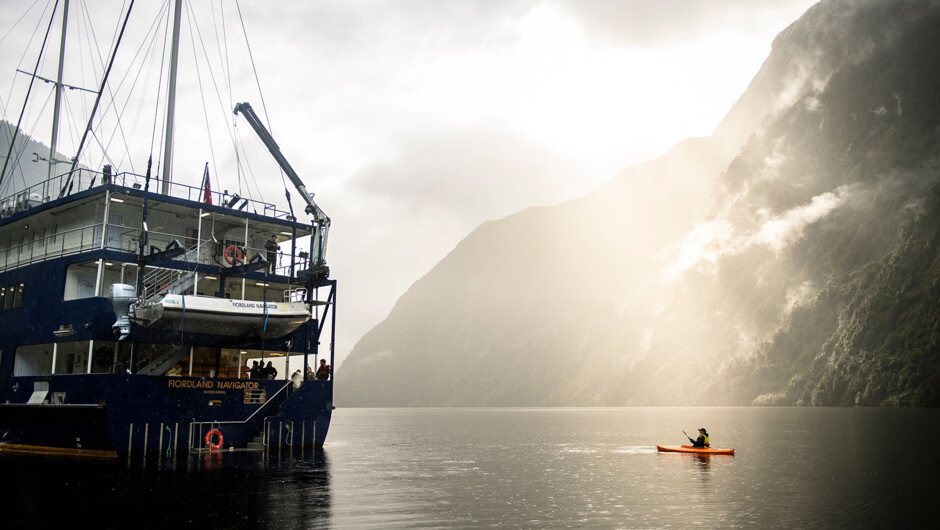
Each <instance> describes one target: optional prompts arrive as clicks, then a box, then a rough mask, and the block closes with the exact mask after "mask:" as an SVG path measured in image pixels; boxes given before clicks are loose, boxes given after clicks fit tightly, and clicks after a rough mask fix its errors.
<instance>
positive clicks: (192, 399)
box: [0, 374, 333, 458]
mask: <svg viewBox="0 0 940 530" xmlns="http://www.w3.org/2000/svg"><path fill="white" fill-rule="evenodd" d="M37 380H40V381H43V382H46V383H47V384H48V389H49V393H50V394H53V393H54V394H56V395H59V396H63V398H64V401H65V403H55V404H51V403H42V404H29V403H27V401H28V400H29V397H30V396H31V395H32V394H33V389H34V387H37V385H35V383H36V381H37ZM13 387H14V388H15V389H16V390H15V391H14V392H13V393H12V395H11V396H10V401H12V402H10V403H3V404H0V451H8V452H26V453H44V454H64V455H76V456H90V457H101V458H114V457H117V456H119V455H127V454H132V453H139V452H153V451H159V452H161V453H176V452H180V451H184V452H207V451H210V450H216V451H219V450H220V451H233V450H251V449H256V450H262V449H272V448H274V449H277V448H282V447H288V446H292V447H297V446H322V445H323V443H324V441H325V439H326V435H327V432H328V431H329V425H330V420H331V417H332V408H333V407H332V399H331V396H332V382H330V381H306V382H304V384H302V385H300V386H299V387H296V388H295V387H294V384H293V383H290V382H285V381H279V380H254V379H247V380H246V379H203V378H187V377H151V376H141V375H125V374H88V375H71V376H43V377H38V378H37V377H14V378H13ZM213 429H215V431H217V434H218V435H221V436H218V435H217V434H216V432H214V433H213V435H212V436H211V437H210V439H209V440H208V442H207V441H206V439H205V438H206V435H207V434H208V433H209V432H210V431H211V430H213ZM209 442H211V443H212V444H213V447H212V448H210V447H209ZM219 442H221V446H220V447H215V445H216V444H218V443H219Z"/></svg>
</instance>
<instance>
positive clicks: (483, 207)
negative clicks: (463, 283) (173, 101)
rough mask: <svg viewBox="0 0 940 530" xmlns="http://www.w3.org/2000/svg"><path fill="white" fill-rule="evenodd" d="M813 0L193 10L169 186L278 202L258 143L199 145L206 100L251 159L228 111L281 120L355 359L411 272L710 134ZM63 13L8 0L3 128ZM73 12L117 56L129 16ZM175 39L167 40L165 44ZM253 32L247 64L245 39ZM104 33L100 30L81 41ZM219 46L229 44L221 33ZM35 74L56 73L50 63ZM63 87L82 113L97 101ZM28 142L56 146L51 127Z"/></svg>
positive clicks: (142, 160)
mask: <svg viewBox="0 0 940 530" xmlns="http://www.w3.org/2000/svg"><path fill="white" fill-rule="evenodd" d="M813 3H815V2H814V1H813V0H663V1H658V2H648V1H643V0H592V1H562V0H499V1H497V0H480V1H465V0H452V1H444V2H442V1H438V0H400V1H380V0H369V1H366V0H350V1H344V2H336V1H316V0H314V1H299V0H298V1H289V0H281V1H278V2H268V1H260V0H259V1H254V2H251V1H245V0H242V1H241V2H239V3H238V4H235V3H233V2H224V3H219V2H200V3H199V5H196V6H189V5H187V6H186V7H185V10H184V16H183V19H184V24H183V30H182V33H183V39H184V44H183V52H182V54H181V56H182V58H183V60H182V62H181V72H180V88H179V90H180V93H181V98H187V99H186V101H188V103H182V104H183V105H184V111H183V112H182V115H181V116H180V117H179V118H178V124H177V155H176V162H175V168H176V171H175V172H174V174H175V175H176V177H175V178H176V179H177V180H184V181H185V180H190V181H192V182H190V183H191V184H192V185H194V186H195V185H198V182H199V177H200V176H201V171H202V168H203V166H204V165H205V163H206V162H207V161H208V162H210V165H211V167H212V168H213V174H214V175H215V177H214V178H215V179H216V181H214V183H213V185H214V186H215V188H216V189H229V190H241V191H240V193H241V194H242V195H249V194H250V195H252V196H253V197H254V198H259V199H264V200H267V201H269V202H274V203H277V204H279V205H282V206H284V205H285V199H284V187H283V183H282V182H283V180H282V177H281V176H280V175H279V173H278V170H277V167H276V166H273V163H272V162H271V161H270V157H269V156H267V155H266V154H265V153H264V152H260V153H259V156H257V157H254V158H253V159H252V161H251V162H250V164H251V166H250V169H246V170H244V172H243V173H242V178H241V179H239V178H238V177H236V176H235V175H236V174H237V173H236V171H235V169H234V155H227V154H224V153H223V152H224V150H225V147H226V146H225V145H224V144H225V138H222V139H220V140H219V141H213V142H212V143H211V144H206V143H204V141H207V140H208V138H210V137H211V136H212V135H210V134H208V133H206V126H207V123H210V124H212V119H210V118H209V117H208V113H207V112H204V111H203V109H204V108H213V109H216V112H215V114H216V115H217V116H216V118H213V119H222V120H223V121H222V122H221V123H220V124H219V125H218V126H215V127H216V128H217V129H223V130H225V131H228V134H229V135H230V137H235V138H239V140H238V141H239V142H241V143H242V144H243V146H244V149H246V150H248V151H250V150H258V142H257V140H256V139H255V138H254V137H253V134H252V133H251V132H250V130H248V128H247V127H246V126H245V124H244V123H243V122H239V121H238V120H233V119H232V118H231V115H230V109H231V107H232V106H233V103H232V102H238V101H250V102H251V103H252V105H253V106H254V107H255V108H256V109H257V110H259V113H263V114H265V115H266V117H267V118H266V119H267V122H268V123H269V125H270V128H271V130H272V132H273V134H274V136H275V138H276V140H277V142H278V143H279V145H280V147H281V149H282V151H283V152H284V154H285V155H286V156H287V158H288V160H289V161H290V162H291V165H292V166H293V167H294V169H295V170H296V171H297V173H298V174H299V175H300V176H301V178H302V179H303V180H304V182H305V184H306V185H307V188H308V189H309V190H311V191H314V192H316V200H317V203H318V204H319V205H320V206H321V207H322V208H323V209H324V210H325V211H326V212H327V214H328V215H330V216H331V218H332V219H333V229H332V231H331V234H330V248H329V254H328V261H329V264H330V266H331V268H332V270H333V277H335V278H336V279H338V280H340V288H339V294H340V305H339V313H338V315H339V321H338V327H339V330H338V337H337V339H338V343H337V352H336V353H337V356H338V358H339V359H342V358H344V357H345V355H346V354H347V353H348V352H349V351H350V350H351V349H352V347H353V346H354V344H355V342H356V341H357V340H358V339H359V337H361V336H362V335H363V334H364V333H365V332H366V331H368V330H369V329H370V328H371V327H373V326H374V325H376V324H377V323H378V322H380V321H381V320H382V319H384V318H385V316H386V315H387V314H388V312H389V311H390V310H391V308H392V306H393V304H394V303H395V301H396V300H397V298H398V297H399V296H400V295H401V294H402V293H403V292H404V291H405V290H406V289H407V288H408V287H409V286H410V285H411V284H412V283H413V282H414V281H416V280H417V279H418V278H420V277H421V276H422V275H423V274H425V273H426V272H427V271H428V270H430V269H431V267H433V266H434V265H435V264H436V263H437V262H438V261H439V260H440V259H441V258H443V257H444V256H445V255H446V254H447V253H448V252H449V251H450V250H452V249H453V248H454V246H455V245H456V244H457V243H458V242H459V241H460V240H461V239H463V238H464V237H465V236H466V235H467V234H469V233H470V232H471V231H472V230H473V229H474V228H476V227H477V226H478V225H479V224H480V223H481V222H483V221H486V220H489V219H498V218H501V217H504V216H506V215H509V214H512V213H514V212H516V211H519V210H521V209H523V208H525V207H528V206H534V205H545V204H555V203H559V202H562V201H564V200H567V199H570V198H573V197H577V196H579V195H582V194H584V193H585V192H587V191H589V190H591V189H593V188H594V187H596V186H597V185H598V184H600V183H602V182H604V181H605V180H607V179H609V178H611V177H613V176H614V175H616V174H617V173H619V172H620V171H621V170H622V169H624V168H626V167H628V166H630V165H633V164H637V163H640V162H643V161H645V160H649V159H651V158H655V157H657V156H659V155H660V154H662V153H664V152H665V151H666V150H667V149H668V148H669V147H671V146H672V145H673V144H675V143H676V142H677V141H679V140H681V139H683V138H687V137H691V136H703V135H708V134H709V133H710V132H711V131H712V129H713V128H714V127H715V126H716V125H717V123H718V122H719V120H720V119H721V118H722V117H723V116H724V114H725V113H726V112H727V111H728V110H729V109H730V107H731V105H732V104H733V103H734V102H735V101H736V100H737V98H738V97H739V96H740V95H741V94H742V93H743V91H744V90H745V88H746V87H747V85H748V83H749V82H750V80H751V78H752V77H753V76H754V75H755V74H756V73H757V71H758V69H759V68H760V65H761V63H762V62H763V61H764V59H765V58H766V57H767V55H768V53H769V52H770V46H771V42H772V40H773V38H774V36H775V35H776V34H777V33H779V32H780V31H781V30H782V29H783V28H785V27H786V26H787V25H789V24H790V23H791V22H793V21H794V20H796V19H797V18H798V17H799V16H800V15H801V14H802V13H803V12H805V11H806V9H808V8H809V7H810V6H811V5H812V4H813ZM51 4H52V2H50V3H49V4H48V5H49V6H50V7H47V5H46V3H45V1H44V0H42V1H37V2H33V1H31V0H23V1H18V0H5V1H4V2H2V5H0V17H2V18H0V20H2V21H3V22H0V39H2V40H0V104H2V107H3V115H4V118H5V119H7V120H10V121H16V117H17V115H18V113H19V108H18V106H19V105H20V103H19V101H20V99H18V96H16V94H15V92H14V91H12V90H11V89H9V88H7V87H9V86H12V85H14V84H16V83H19V84H20V85H21V86H22V85H23V81H24V78H23V76H22V75H20V76H19V77H18V78H17V79H15V80H14V71H15V69H16V68H17V67H19V68H22V69H24V70H32V68H33V66H35V54H33V55H31V56H29V58H28V59H27V56H26V55H24V53H25V49H26V47H25V46H24V45H23V43H25V42H27V41H28V39H29V38H30V35H33V34H34V33H37V31H36V30H37V27H39V25H40V24H41V22H40V20H41V18H40V16H39V15H40V14H41V11H42V10H43V9H44V8H45V9H49V8H51ZM72 4H73V11H75V12H76V14H75V15H70V17H71V18H70V22H69V23H70V25H71V26H74V28H75V29H74V31H76V32H80V28H82V27H83V25H84V26H87V27H91V26H90V24H91V23H90V22H85V20H86V18H85V17H86V16H88V17H89V18H88V20H92V19H95V20H99V21H102V22H101V24H102V26H100V27H101V28H102V29H100V30H98V31H97V32H95V33H94V35H95V39H94V40H96V41H97V46H98V47H99V48H102V49H107V48H108V46H109V43H110V42H111V41H112V40H113V34H114V31H115V30H114V28H115V27H117V25H118V21H119V19H120V13H121V12H122V10H123V9H126V8H125V7H123V4H122V3H121V2H117V1H114V2H100V1H98V2H87V5H86V3H85V2H80V1H78V0H72ZM76 6H77V7H78V9H76ZM134 9H135V14H136V15H139V20H141V21H142V22H138V21H136V19H135V22H134V24H135V25H132V26H129V27H130V28H131V29H130V31H129V32H128V36H127V37H126V38H128V39H129V41H131V42H133V48H131V49H133V50H136V55H135V56H136V57H141V56H144V54H145V53H146V49H147V48H146V46H144V47H141V45H140V41H141V39H140V37H141V36H146V35H147V34H148V32H149V31H150V28H151V27H152V26H151V24H152V23H153V20H154V19H155V18H156V17H157V16H158V15H159V12H160V10H161V9H162V6H161V5H160V4H159V3H157V2H138V5H136V6H135V8H134ZM239 14H240V15H241V18H242V20H243V21H244V27H242V25H241V24H242V23H241V22H239V20H238V15H239ZM16 21H19V23H17V24H15V23H14V22H16ZM97 23H98V22H96V24H97ZM105 28H106V29H105ZM56 31H58V30H56ZM56 31H53V34H54V35H55V36H54V37H51V38H50V42H52V43H53V46H57V44H58V36H57V33H56ZM43 32H44V26H43V27H42V28H41V29H40V30H39V31H38V37H33V38H34V39H35V42H34V43H33V44H32V46H33V48H32V49H38V42H39V41H41V38H42V34H43ZM160 32H162V29H161V30H159V31H157V32H155V33H154V35H159V39H162V33H160ZM243 32H244V33H243ZM244 34H247V36H248V39H249V44H250V52H251V54H250V56H249V55H248V54H247V53H244V52H245V51H246V50H245V48H244V44H238V43H239V42H243V40H244V39H243V35H244ZM90 35H92V33H91V32H90V31H88V30H86V32H85V37H86V38H87V37H88V36H90ZM218 36H222V37H224V40H223V41H222V42H224V43H225V44H223V45H217V44H210V43H209V41H210V40H211V41H216V40H217V39H216V37H218ZM133 39H136V40H133ZM186 39H189V40H188V41H187V40H186ZM153 40H154V41H156V40H158V39H157V38H154V39H153ZM194 43H195V44H194ZM236 54H238V56H236ZM200 56H202V57H204V58H205V61H206V62H207V64H208V62H209V58H216V59H219V58H221V59H220V60H219V63H220V64H225V67H219V68H217V69H210V68H205V69H199V70H197V69H196V68H195V67H193V66H192V65H193V61H194V59H193V58H194V57H196V59H195V60H196V61H197V62H198V61H200V59H199V57H200ZM127 57H130V55H128V56H127ZM127 60H130V59H127ZM150 63H151V64H153V65H158V64H159V61H156V60H152V61H150ZM252 66H253V67H254V68H252ZM70 67H71V68H76V69H78V68H82V69H83V70H84V71H85V73H84V74H79V73H75V74H74V76H73V77H72V79H73V81H71V82H72V83H74V84H76V85H82V86H89V87H91V88H93V87H94V85H95V84H96V81H94V79H95V76H94V75H91V74H89V73H87V72H88V71H99V72H100V71H101V70H102V67H101V66H100V65H94V64H92V65H91V66H89V63H87V62H81V61H78V60H75V61H73V62H70ZM41 70H42V71H43V72H44V74H43V75H47V76H49V77H54V76H55V66H54V61H53V60H50V61H47V62H45V63H43V65H42V68H41ZM253 72H257V75H258V78H257V81H256V79H255V77H254V73H253ZM81 75H84V78H83V79H81V80H80V81H75V80H74V79H79V78H80V76H81ZM117 79H120V80H121V83H123V85H124V86H131V85H133V84H134V83H135V82H136V83H138V85H137V86H143V85H151V86H155V85H156V84H157V83H155V82H154V81H153V80H152V78H150V77H147V76H145V75H140V76H138V78H136V81H135V78H132V77H122V78H115V81H114V82H115V83H117V82H118V81H117ZM69 82H70V81H69V80H68V78H67V79H66V83H69ZM83 83H84V85H83ZM229 86H231V88H229ZM259 86H260V93H261V94H263V99H262V96H260V95H258V94H259V92H258V87H259ZM37 90H38V89H37ZM43 94H45V93H43ZM68 97H70V98H73V103H72V104H71V108H72V109H73V110H76V109H80V108H81V106H82V105H85V106H87V105H88V103H87V102H85V103H81V104H80V103H78V100H77V99H74V98H77V97H78V96H68ZM186 105H188V106H186ZM143 108H144V107H143V106H140V107H134V106H128V108H127V109H125V110H124V111H123V113H122V114H123V116H124V118H123V119H124V121H128V119H129V118H128V117H131V118H130V121H133V122H134V123H138V129H137V130H141V131H146V134H145V135H144V136H147V137H148V142H145V143H153V142H152V141H150V139H149V138H150V137H152V133H151V131H152V130H153V128H154V127H153V119H152V118H151V117H149V115H150V114H151V113H153V110H152V109H150V110H143ZM219 116H221V118H219ZM187 118H192V119H190V120H189V121H187ZM34 119H35V118H34ZM36 121H37V123H38V119H36ZM78 121H80V120H76V124H77V123H78ZM83 126H84V125H83V124H81V125H72V126H71V127H68V126H67V127H65V128H66V129H67V130H69V129H71V130H79V129H80V128H81V127H83ZM238 128H241V129H242V130H241V131H237V129H238ZM33 130H34V131H35V133H36V134H37V136H38V137H39V138H40V139H41V140H43V141H47V140H46V136H45V135H47V134H48V133H46V132H44V129H42V127H41V126H38V125H37V126H36V129H33ZM233 130H235V131H236V132H234V133H232V132H231V131H233ZM222 136H223V137H224V135H222ZM76 137H77V133H74V132H73V133H72V134H71V138H72V139H69V138H70V137H69V135H68V133H66V137H65V138H63V139H61V140H60V142H61V144H62V145H63V146H64V147H63V150H62V151H63V152H64V153H69V151H68V149H69V148H68V146H69V145H71V144H73V143H74V144H77V141H76V140H75V139H74V138H76ZM100 143H102V144H105V143H108V142H107V141H106V140H102V141H101V142H100ZM113 143H114V140H113V139H112V145H113ZM207 153H208V154H207ZM245 154H246V153H242V154H241V155H240V157H244V155H245ZM96 164H97V162H94V161H90V162H89V165H96ZM120 165H121V167H120V169H121V170H127V171H131V170H133V171H135V172H138V173H143V172H144V171H145V167H146V154H143V155H139V154H135V155H130V156H128V157H127V159H121V164H120ZM291 191H292V196H293V197H294V203H295V204H294V205H295V208H296V209H297V210H298V211H299V210H300V209H301V205H300V202H299V200H298V198H297V194H296V192H294V191H293V190H291Z"/></svg>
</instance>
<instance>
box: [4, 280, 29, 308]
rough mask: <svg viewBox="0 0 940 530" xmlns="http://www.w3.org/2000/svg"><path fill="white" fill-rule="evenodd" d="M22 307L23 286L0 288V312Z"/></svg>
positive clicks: (15, 285) (19, 284) (20, 284)
mask: <svg viewBox="0 0 940 530" xmlns="http://www.w3.org/2000/svg"><path fill="white" fill-rule="evenodd" d="M22 305H23V284H22V283H18V284H14V285H4V286H3V287H0V311H9V310H11V309H18V308H20V307H21V306H22Z"/></svg>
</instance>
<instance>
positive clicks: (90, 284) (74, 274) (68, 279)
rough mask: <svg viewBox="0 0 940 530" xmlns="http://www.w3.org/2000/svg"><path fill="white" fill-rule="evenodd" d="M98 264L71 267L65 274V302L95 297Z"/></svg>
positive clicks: (88, 263)
mask: <svg viewBox="0 0 940 530" xmlns="http://www.w3.org/2000/svg"><path fill="white" fill-rule="evenodd" d="M97 274H98V264H97V263H96V262H94V261H88V262H85V263H75V264H72V265H69V268H68V270H67V272H66V274H65V291H64V292H63V293H62V298H63V299H64V300H77V299H79V298H90V297H92V296H95V284H96V279H97V278H96V276H97Z"/></svg>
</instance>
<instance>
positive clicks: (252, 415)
mask: <svg viewBox="0 0 940 530" xmlns="http://www.w3.org/2000/svg"><path fill="white" fill-rule="evenodd" d="M293 384H294V382H293V381H287V383H286V384H285V385H284V386H282V387H281V388H280V389H278V391H277V392H275V393H274V394H272V395H271V397H269V398H267V399H266V400H265V401H264V403H262V404H261V406H260V407H258V408H257V409H256V410H255V411H254V412H252V413H251V414H250V415H249V416H248V417H247V418H245V419H244V420H226V421H222V420H214V421H195V419H196V418H193V423H194V424H195V425H203V424H206V423H208V424H210V425H211V424H213V423H218V424H220V425H221V424H223V423H225V424H229V425H236V424H245V423H248V422H249V421H251V419H252V418H254V417H255V415H256V414H258V413H259V412H261V411H262V410H263V409H264V408H265V407H267V406H268V404H269V403H271V401H273V399H274V398H275V397H277V395H278V394H280V393H281V392H283V391H284V390H285V389H286V388H287V387H289V386H291V385H293Z"/></svg>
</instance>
